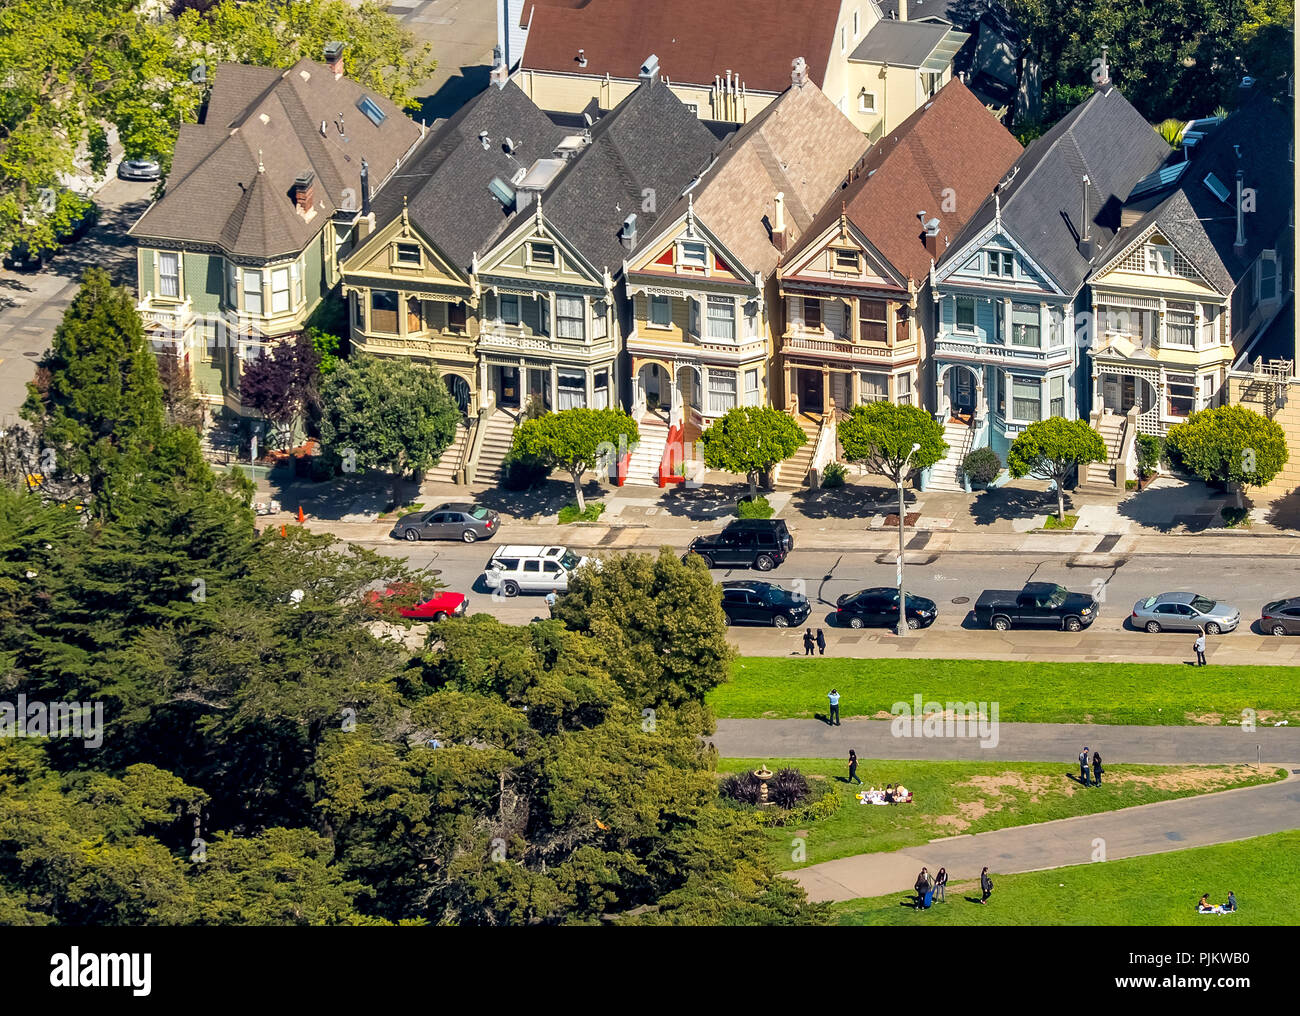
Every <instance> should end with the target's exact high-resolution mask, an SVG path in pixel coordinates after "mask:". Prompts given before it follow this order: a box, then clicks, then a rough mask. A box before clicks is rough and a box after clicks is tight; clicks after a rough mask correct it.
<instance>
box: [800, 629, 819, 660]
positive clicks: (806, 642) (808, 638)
mask: <svg viewBox="0 0 1300 1016" xmlns="http://www.w3.org/2000/svg"><path fill="white" fill-rule="evenodd" d="M816 645H817V643H816V642H815V641H814V639H813V633H812V629H811V628H805V629H804V630H803V654H804V656H816V655H817V650H816Z"/></svg>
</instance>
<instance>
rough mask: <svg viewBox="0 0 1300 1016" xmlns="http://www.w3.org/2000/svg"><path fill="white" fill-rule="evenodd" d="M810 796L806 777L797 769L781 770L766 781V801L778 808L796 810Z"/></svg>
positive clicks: (810, 789) (810, 790) (810, 791)
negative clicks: (773, 803)
mask: <svg viewBox="0 0 1300 1016" xmlns="http://www.w3.org/2000/svg"><path fill="white" fill-rule="evenodd" d="M811 796H812V788H811V787H809V786H808V777H806V776H804V774H803V773H801V772H799V770H798V769H781V770H779V771H778V772H777V774H776V775H775V776H773V777H772V778H771V779H770V780H768V781H767V799H768V800H769V801H773V802H775V804H776V805H777V806H778V807H780V808H785V809H787V810H788V809H790V808H797V807H799V805H801V804H803V803H804V801H806V800H808V798H810V797H811Z"/></svg>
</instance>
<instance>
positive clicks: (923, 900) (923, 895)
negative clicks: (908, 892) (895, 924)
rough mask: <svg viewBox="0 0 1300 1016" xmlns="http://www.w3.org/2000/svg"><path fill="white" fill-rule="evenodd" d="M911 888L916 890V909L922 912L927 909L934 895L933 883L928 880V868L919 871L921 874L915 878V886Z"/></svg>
mask: <svg viewBox="0 0 1300 1016" xmlns="http://www.w3.org/2000/svg"><path fill="white" fill-rule="evenodd" d="M912 888H913V889H915V890H916V909H917V910H923V909H925V908H926V907H928V906H929V905H930V902H931V900H932V898H933V896H932V894H933V893H934V883H933V882H932V881H931V880H930V871H929V869H928V868H922V869H921V873H920V874H919V875H917V876H916V885H914V886H913V887H912Z"/></svg>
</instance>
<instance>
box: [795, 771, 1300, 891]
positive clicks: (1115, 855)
mask: <svg viewBox="0 0 1300 1016" xmlns="http://www.w3.org/2000/svg"><path fill="white" fill-rule="evenodd" d="M1298 757H1300V756H1298ZM1287 768H1288V769H1291V770H1292V772H1291V773H1290V774H1289V775H1288V777H1287V779H1285V780H1282V781H1280V782H1277V783H1270V784H1267V785H1265V786H1260V787H1245V788H1242V789H1239V790H1225V791H1221V792H1219V793H1215V794H1203V795H1200V796H1197V797H1188V798H1180V799H1179V800H1176V801H1162V802H1160V803H1158V804H1144V805H1139V806H1137V807H1134V808H1124V809H1121V810H1119V811H1108V812H1102V813H1101V814H1097V815H1085V816H1079V817H1077V818H1067V819H1060V820H1057V821H1055V822H1043V823H1039V824H1038V825H1030V826H1018V827H1015V828H1011V829H998V830H996V831H993V832H987V833H977V834H975V835H973V836H955V837H952V838H951V839H945V840H932V841H931V842H930V843H928V844H926V845H925V846H921V847H907V848H905V849H903V850H897V851H892V852H889V853H876V854H858V855H857V856H855V857H844V858H840V859H839V860H836V861H826V862H824V863H822V864H814V865H811V866H810V867H807V868H802V869H800V870H798V871H794V872H789V873H787V877H789V878H792V879H794V880H795V881H796V882H798V883H799V884H800V885H802V886H803V887H804V889H805V890H806V891H807V893H808V897H809V899H812V900H814V901H818V902H822V901H834V902H843V901H845V900H852V899H857V898H859V897H863V896H883V895H885V894H892V893H899V894H903V893H906V892H908V891H909V890H910V888H911V886H912V884H913V883H914V882H915V881H916V873H917V872H918V871H920V870H921V867H922V866H925V867H928V868H929V869H930V870H931V871H938V870H939V868H941V867H944V868H947V869H948V874H949V876H950V878H951V880H952V881H953V882H960V881H965V880H970V879H977V878H979V874H980V869H981V868H983V867H984V866H985V865H988V867H989V870H990V872H991V873H992V874H993V875H994V877H995V879H996V876H997V875H1010V874H1017V873H1020V872H1026V871H1041V870H1043V869H1045V868H1060V867H1064V866H1066V865H1072V864H1088V863H1090V862H1092V861H1093V860H1094V852H1095V851H1096V850H1097V842H1096V841H1097V840H1098V839H1100V840H1102V841H1104V846H1105V851H1106V853H1105V857H1106V860H1108V861H1117V860H1120V859H1121V858H1125V857H1140V856H1143V855H1146V854H1162V853H1166V852H1167V851H1171V850H1186V849H1188V848H1189V847H1203V846H1209V845H1212V844H1215V843H1231V842H1233V841H1236V840H1244V839H1249V838H1250V837H1253V836H1265V835H1267V834H1269V833H1276V832H1283V831H1285V830H1288V829H1295V828H1297V827H1300V809H1297V807H1296V803H1295V799H1296V797H1297V788H1298V786H1300V777H1297V776H1296V770H1295V768H1294V766H1293V765H1288V766H1287ZM952 899H953V901H956V900H958V899H960V897H959V896H957V895H956V894H953V897H952ZM997 900H998V896H997V892H996V890H995V891H994V894H993V898H992V900H991V901H990V905H996V904H997Z"/></svg>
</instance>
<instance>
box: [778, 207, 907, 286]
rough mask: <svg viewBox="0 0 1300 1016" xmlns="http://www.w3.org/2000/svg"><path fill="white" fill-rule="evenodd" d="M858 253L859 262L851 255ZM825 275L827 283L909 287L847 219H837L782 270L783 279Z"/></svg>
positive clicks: (823, 276)
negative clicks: (852, 260) (851, 259)
mask: <svg viewBox="0 0 1300 1016" xmlns="http://www.w3.org/2000/svg"><path fill="white" fill-rule="evenodd" d="M853 255H856V264H854V263H852V262H851V261H850V257H851V256H853ZM796 275H797V276H799V277H801V278H805V279H806V278H822V279H826V280H827V281H828V282H849V283H856V284H860V285H868V286H871V285H876V286H891V287H894V286H904V287H905V286H906V285H907V283H906V280H905V279H903V278H902V276H901V274H900V273H899V272H897V271H896V270H895V269H894V268H893V267H892V266H891V265H890V264H889V262H888V261H887V260H886V259H885V257H884V256H883V255H882V254H881V253H880V252H879V251H878V250H876V248H875V247H874V246H873V245H872V244H871V243H870V241H868V240H867V238H866V237H865V236H863V234H862V232H861V231H860V230H859V229H858V228H857V227H856V226H854V225H853V223H852V222H849V221H847V220H845V221H843V222H841V221H840V220H837V221H836V222H835V224H834V225H833V226H832V227H830V228H829V229H826V230H824V231H823V232H822V235H821V236H819V237H817V238H816V239H814V240H813V241H812V242H811V243H809V244H807V245H806V246H805V247H804V248H803V250H802V251H801V252H800V253H799V255H798V257H797V258H795V259H794V260H793V261H792V262H791V263H790V264H789V265H788V266H787V267H785V268H784V269H783V270H782V272H781V277H782V278H790V277H792V276H796Z"/></svg>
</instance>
